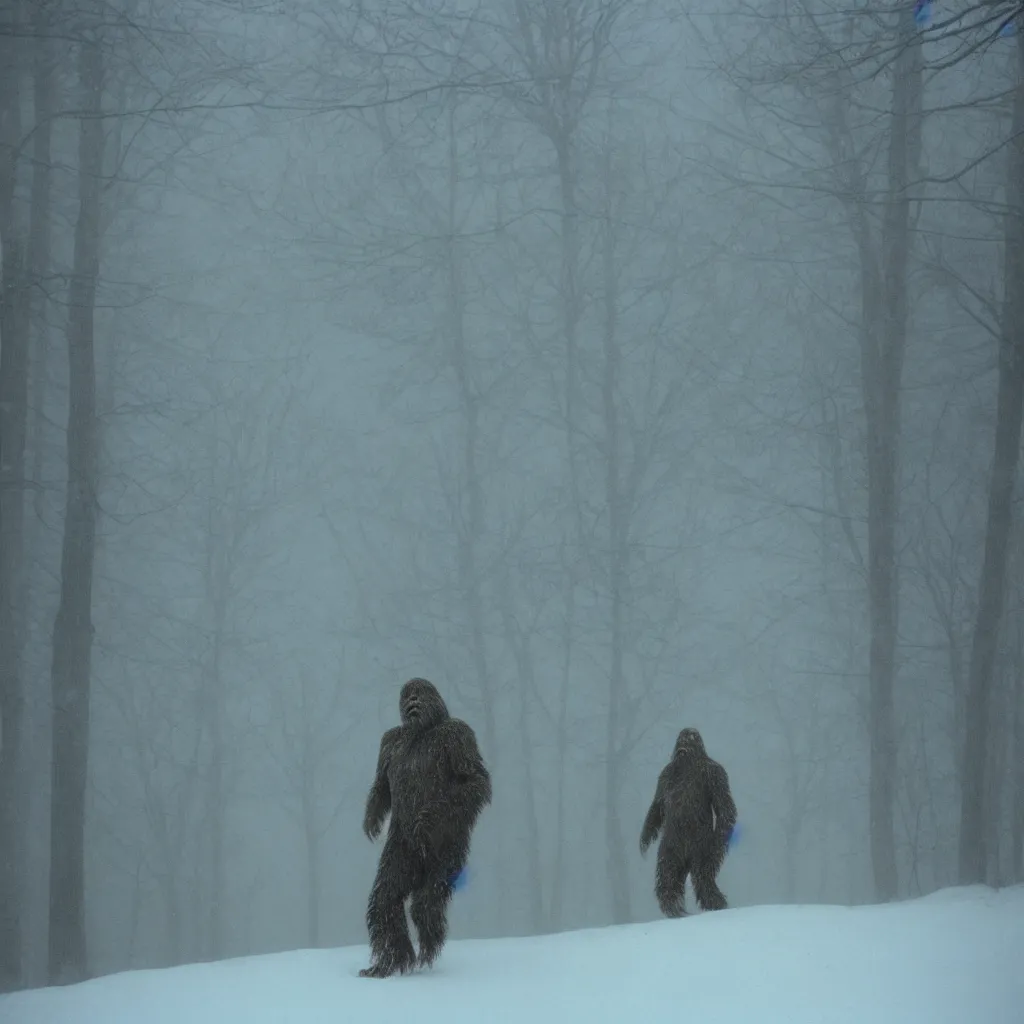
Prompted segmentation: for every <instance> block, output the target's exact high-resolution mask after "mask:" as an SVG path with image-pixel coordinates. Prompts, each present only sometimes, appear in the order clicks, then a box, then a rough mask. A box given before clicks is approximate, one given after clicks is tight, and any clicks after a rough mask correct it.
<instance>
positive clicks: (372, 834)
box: [363, 814, 384, 842]
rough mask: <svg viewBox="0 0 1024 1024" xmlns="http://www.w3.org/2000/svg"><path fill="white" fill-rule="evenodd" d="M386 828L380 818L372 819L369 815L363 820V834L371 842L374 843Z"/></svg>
mask: <svg viewBox="0 0 1024 1024" xmlns="http://www.w3.org/2000/svg"><path fill="white" fill-rule="evenodd" d="M383 827H384V819H383V818H380V817H371V816H370V815H369V814H367V815H366V817H365V818H363V834H364V835H365V836H366V838H367V839H369V840H370V842H373V840H375V839H376V838H377V836H379V835H380V831H381V829H382V828H383Z"/></svg>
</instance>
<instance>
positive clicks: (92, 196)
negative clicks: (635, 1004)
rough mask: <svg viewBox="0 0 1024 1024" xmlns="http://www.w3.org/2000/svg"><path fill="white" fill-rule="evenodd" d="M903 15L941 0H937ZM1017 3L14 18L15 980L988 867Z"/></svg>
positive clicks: (1011, 525)
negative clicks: (435, 874)
mask: <svg viewBox="0 0 1024 1024" xmlns="http://www.w3.org/2000/svg"><path fill="white" fill-rule="evenodd" d="M929 15H930V21H929V20H928V16H929ZM1016 15H1017V8H1016V4H1014V3H1004V4H997V5H995V6H992V5H989V4H986V5H983V6H977V7H975V6H972V5H969V4H967V5H965V4H962V3H958V4H951V5H938V4H937V5H936V6H935V9H934V11H933V10H932V9H931V5H926V6H925V9H924V10H915V7H914V5H913V3H912V2H910V0H901V2H900V3H895V4H882V5H877V4H871V3H860V2H857V3H854V4H853V5H850V6H845V5H843V6H840V5H834V4H832V3H830V2H827V0H769V2H767V3H762V4H756V5H753V4H751V5H747V4H745V3H740V2H735V0H713V2H711V3H709V4H708V5H706V6H702V7H699V8H696V7H693V5H690V4H683V3H680V2H678V0H631V2H627V0H363V2H361V3H350V2H341V3H338V2H333V3H328V2H321V0H291V2H289V3H283V2H275V0H270V2H267V3H257V2H249V0H217V2H198V0H162V2H160V3H156V2H154V0H110V2H99V0H97V2H91V0H3V2H2V3H0V244H2V257H3V264H2V293H0V344H2V348H0V455H2V458H0V556H2V557H0V684H2V686H0V702H2V703H0V719H2V733H0V961H2V964H0V976H2V978H3V985H4V986H6V987H8V988H13V987H17V986H18V985H38V984H44V983H46V982H48V981H49V982H60V981H67V980H75V979H77V978H80V977H83V976H87V975H94V974H99V973H104V972H109V971H116V970H124V969H127V968H133V967H145V966H162V965H169V964H177V963H181V962H185V961H194V960H203V959H213V958H221V957H227V956H236V955H242V954H248V953H258V952H267V951H275V950H282V949H289V948H295V947H299V946H313V945H317V946H327V945H341V944H352V943H362V942H364V941H365V925H364V921H363V913H364V908H365V902H366V897H367V894H368V891H369V886H370V883H371V880H372V877H373V872H374V870H375V866H376V858H377V855H378V853H379V846H374V845H372V844H370V843H368V842H367V841H366V839H365V838H364V837H363V835H362V832H361V829H360V824H361V820H362V811H363V803H364V800H365V797H366V793H367V791H368V788H369V785H370V782H371V779H372V773H373V768H374V764H375V759H376V755H377V747H378V743H379V739H380V734H381V732H382V731H383V730H384V729H385V728H387V727H389V726H390V725H393V724H395V723H396V721H397V696H398V689H399V687H400V686H401V684H402V683H403V682H404V681H405V680H406V679H407V678H409V677H410V676H413V675H422V676H425V677H427V678H429V679H431V680H432V681H433V682H434V683H436V684H437V686H438V687H439V689H440V691H441V693H442V694H443V696H444V698H445V700H446V701H447V702H448V705H449V707H450V709H451V711H452V713H453V714H455V715H457V716H459V717H461V718H464V719H465V720H466V721H468V722H469V723H470V724H471V725H472V726H473V728H474V729H475V730H476V733H477V736H478V739H479V742H480V745H481V749H482V752H483V754H484V757H485V759H486V761H487V763H488V765H489V767H490V769H491V772H492V774H493V778H494V791H495V796H494V802H493V805H492V806H491V807H490V808H489V809H488V810H487V811H486V812H485V813H484V815H483V816H482V819H481V823H480V826H479V828H478V830H477V832H476V835H475V838H474V843H473V852H472V855H471V861H470V875H469V884H468V886H467V888H466V889H465V890H463V891H461V892H460V893H458V895H457V896H456V898H455V900H454V903H453V907H452V920H453V931H454V934H455V935H456V936H498V935H524V934H536V933H541V932H550V931H558V930H564V929H570V928H580V927H587V926H598V925H606V924H610V923H620V922H626V921H633V920H643V919H649V918H653V917H655V916H656V915H657V906H656V903H655V901H654V897H653V891H652V889H653V870H654V868H653V858H652V857H648V859H647V860H643V859H641V857H640V856H639V851H638V848H637V843H638V838H639V831H640V826H641V823H642V820H643V817H644V814H645V812H646V810H647V806H648V804H649V802H650V800H651V798H652V796H653V792H654V783H655V780H656V777H657V773H658V771H659V770H660V768H661V767H662V765H663V764H664V763H665V761H666V760H667V759H668V756H669V754H670V752H671V749H672V744H673V742H674V740H675V737H676V734H677V732H678V731H679V729H681V728H683V727H684V726H695V727H697V728H699V729H700V730H701V732H702V734H703V736H704V738H705V741H706V744H707V747H708V751H709V754H710V755H711V756H712V757H714V758H715V759H717V760H719V761H720V762H722V764H723V765H724V766H725V767H726V769H727V770H728V772H729V775H730V780H731V783H732V789H733V793H734V796H735V798H736V802H737V804H738V807H739V820H740V826H741V829H742V832H741V834H740V837H739V842H738V844H737V846H736V847H735V849H734V850H733V852H732V853H730V855H729V857H728V859H727V861H726V864H725V867H724V869H723V872H722V875H721V883H722V887H723V889H724V890H725V892H726V895H727V896H728V898H729V900H730V902H731V904H733V905H737V906H741V905H747V904H754V903H783V902H832V903H842V904H854V903H863V902H873V901H876V900H889V899H898V898H906V897H911V896H915V895H919V894H922V893H926V892H929V891H932V890H935V889H937V888H940V887H943V886H949V885H954V884H958V883H969V882H978V881H981V882H988V883H990V884H999V885H1002V884H1010V883H1012V882H1015V881H1016V882H1019V881H1024V856H1022V836H1024V571H1022V557H1024V545H1022V541H1024V532H1022V525H1021V514H1020V512H1021V490H1020V486H1019V483H1018V481H1017V477H1016V467H1017V463H1018V461H1019V455H1020V448H1021V429H1020V423H1021V402H1022V392H1024V310H1021V309H1020V308H1019V304H1020V302H1021V301H1022V296H1024V134H1022V133H1024V72H1022V69H1024V49H1022V47H1024V36H1022V35H1020V34H1018V33H1016V32H1015V31H1014V26H1015V24H1016V23H1015V21H1014V19H1015V17H1016Z"/></svg>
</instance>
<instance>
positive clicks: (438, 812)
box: [413, 719, 491, 847]
mask: <svg viewBox="0 0 1024 1024" xmlns="http://www.w3.org/2000/svg"><path fill="white" fill-rule="evenodd" d="M440 728H441V729H443V730H444V732H443V741H442V742H443V744H444V747H443V750H444V756H443V764H444V767H445V768H446V770H447V776H448V777H447V779H446V783H447V785H446V787H445V789H446V792H445V797H444V800H443V803H442V802H438V801H434V802H432V803H429V804H427V806H426V807H424V808H423V810H422V811H421V812H420V814H419V816H418V817H417V820H416V824H415V825H414V826H413V839H414V841H415V842H416V843H417V844H418V845H419V846H421V847H427V846H431V845H434V838H433V837H434V835H435V833H436V832H437V830H438V829H439V828H440V827H441V826H442V821H443V819H447V820H453V819H454V820H456V821H458V822H459V823H460V825H462V827H464V828H472V826H473V824H474V823H475V822H476V819H477V817H478V816H479V814H480V812H481V811H482V810H483V809H484V808H485V807H486V806H487V805H488V804H489V803H490V802H491V775H490V772H488V770H487V766H486V765H485V764H484V759H483V757H482V756H481V754H480V748H479V747H478V746H477V742H476V733H474V732H473V730H472V728H470V726H468V725H467V724H466V723H465V722H462V721H460V720H458V719H451V720H449V721H448V722H446V723H445V724H444V725H443V726H440Z"/></svg>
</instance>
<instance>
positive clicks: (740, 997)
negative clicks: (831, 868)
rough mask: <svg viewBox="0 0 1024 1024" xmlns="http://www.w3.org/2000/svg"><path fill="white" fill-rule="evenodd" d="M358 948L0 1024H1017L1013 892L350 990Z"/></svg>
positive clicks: (58, 1001)
mask: <svg viewBox="0 0 1024 1024" xmlns="http://www.w3.org/2000/svg"><path fill="white" fill-rule="evenodd" d="M365 962H366V949H365V948H364V947H350V948H347V949H337V950H315V951H308V950H307V951H300V952H295V953H282V954H277V955H273V956H260V957H248V958H245V959H239V960H229V961H225V962H222V963H216V964H197V965H192V966H188V967H178V968H172V969H168V970H159V971H132V972H129V973H126V974H119V975H114V976H111V977H107V978H99V979H97V980H95V981H90V982H86V983H85V984H82V985H75V986H71V987H68V988H63V989H41V990H37V991H32V992H23V993H19V994H16V995H12V996H7V997H4V998H0V1021H2V1024H320V1022H323V1024H327V1022H330V1024H348V1022H352V1024H435V1022H436V1024H463V1022H465V1024H488V1022H490V1021H495V1022H500V1021H508V1022H513V1021H514V1022H516V1024H556V1022H557V1024H574V1022H577V1021H579V1022H584V1024H598V1022H605V1021H607V1022H616V1024H627V1022H629V1021H633V1020H636V1021H639V1022H642V1024H661V1022H665V1024H669V1022H671V1024H689V1022H693V1024H755V1022H756V1024H782V1022H786V1024H797V1022H806V1024H889V1022H891V1024H915V1022H920V1024H947V1022H948V1024H954V1022H955V1024H1022V1022H1024V887H1022V886H1017V887H1015V888H1013V889H1004V890H1002V891H1000V892H994V891H991V890H988V889H983V888H970V889H950V890H946V891H944V892H940V893H936V894H935V895H932V896H929V897H926V898H924V899H920V900H915V901H913V902H908V903H901V904H894V905H890V906H881V907H859V908H853V909H851V908H844V907H816V906H799V907H754V908H747V909H737V910H728V911H724V912H721V913H716V914H706V915H700V916H693V917H690V918H687V919H683V920H679V921H657V922H653V923H651V924H645V925H630V926H626V927H619V928H602V929H596V930H593V931H585V932H570V933H566V934H562V935H551V936H544V937H539V938H529V939H495V940H489V941H472V942H468V941H467V942H452V943H450V944H449V946H448V947H447V949H446V950H445V952H444V954H443V956H442V959H441V961H440V962H439V963H438V965H437V967H435V968H434V970H433V971H431V972H428V973H423V974H414V975H411V976H407V977H402V978H393V979H388V980H386V981H376V980H370V979H362V978H359V977H357V976H356V972H357V971H358V970H359V968H360V967H362V966H364V965H365Z"/></svg>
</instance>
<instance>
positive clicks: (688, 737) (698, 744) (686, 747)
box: [673, 729, 707, 757]
mask: <svg viewBox="0 0 1024 1024" xmlns="http://www.w3.org/2000/svg"><path fill="white" fill-rule="evenodd" d="M679 754H688V755H691V756H692V755H694V754H704V755H706V754H707V751H705V749H704V740H703V739H701V735H700V733H699V732H698V731H697V730H696V729H683V731H682V732H680V734H679V737H678V739H676V748H675V750H674V751H673V757H675V756H678V755H679Z"/></svg>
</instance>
